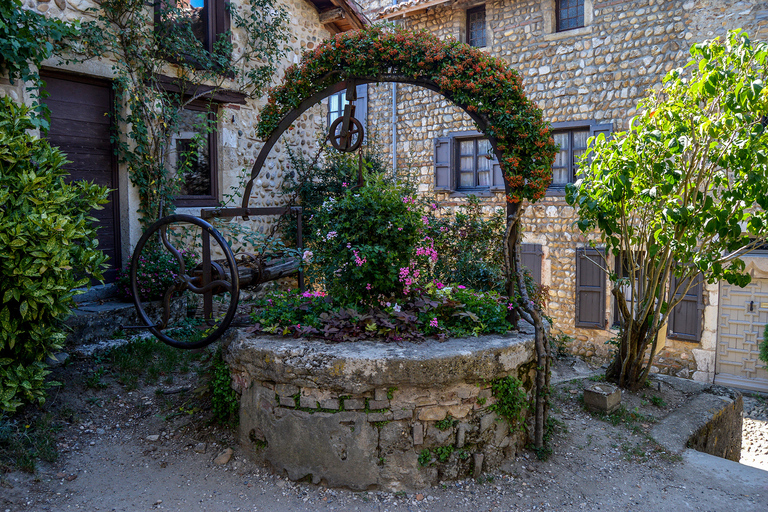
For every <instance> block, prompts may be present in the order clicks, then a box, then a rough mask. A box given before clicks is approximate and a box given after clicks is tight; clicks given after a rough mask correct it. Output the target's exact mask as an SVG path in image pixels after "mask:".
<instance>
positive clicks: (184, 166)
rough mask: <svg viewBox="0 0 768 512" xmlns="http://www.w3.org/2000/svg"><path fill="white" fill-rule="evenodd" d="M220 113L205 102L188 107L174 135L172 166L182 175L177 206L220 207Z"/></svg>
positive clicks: (169, 164)
mask: <svg viewBox="0 0 768 512" xmlns="http://www.w3.org/2000/svg"><path fill="white" fill-rule="evenodd" d="M215 128H216V112H215V105H214V106H213V107H211V106H209V105H207V104H204V103H202V102H201V103H197V102H195V103H192V104H191V105H189V106H187V107H185V108H184V109H183V110H182V111H181V114H180V118H179V131H178V132H176V133H175V134H174V135H173V136H172V137H171V142H172V144H171V151H170V154H169V156H168V167H169V170H170V172H171V173H174V174H176V175H177V176H178V177H179V190H178V193H177V195H176V201H175V203H176V206H217V205H218V175H217V172H216V171H217V165H216V164H217V151H216V132H215Z"/></svg>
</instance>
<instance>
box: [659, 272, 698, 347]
mask: <svg viewBox="0 0 768 512" xmlns="http://www.w3.org/2000/svg"><path fill="white" fill-rule="evenodd" d="M678 283H680V280H679V279H678V278H677V277H674V276H672V284H671V289H670V299H671V298H672V296H671V295H672V293H674V290H675V289H676V288H677V285H678ZM684 285H685V283H683V286H682V288H685V286H684ZM703 292H704V279H703V278H702V277H701V275H699V276H697V277H695V278H694V284H693V286H691V288H690V289H689V290H688V291H687V292H686V293H685V295H684V296H683V298H682V300H681V301H680V303H679V304H677V306H675V307H674V308H672V311H671V312H670V313H669V319H668V320H667V337H668V338H672V339H678V340H683V341H693V342H698V341H701V324H702V322H703V313H704V297H703V295H704V293H703ZM677 297H680V294H679V293H678V294H676V295H675V298H677Z"/></svg>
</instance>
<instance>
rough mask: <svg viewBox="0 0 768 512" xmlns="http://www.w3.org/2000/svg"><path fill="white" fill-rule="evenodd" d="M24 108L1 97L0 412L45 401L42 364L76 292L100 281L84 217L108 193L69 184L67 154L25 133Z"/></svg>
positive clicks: (98, 255)
mask: <svg viewBox="0 0 768 512" xmlns="http://www.w3.org/2000/svg"><path fill="white" fill-rule="evenodd" d="M33 128H34V125H33V123H32V120H31V118H30V115H29V109H28V108H27V107H25V106H23V105H18V104H16V103H14V102H13V101H11V100H10V98H2V99H0V205H2V206H0V298H1V299H2V303H1V305H0V410H2V411H10V412H13V411H15V410H16V409H17V408H18V407H19V406H21V405H22V403H23V402H24V401H28V402H39V403H42V402H44V400H45V388H46V384H45V376H46V375H47V374H48V373H49V372H48V370H46V365H45V363H44V361H45V359H46V357H47V356H48V355H49V354H51V352H52V351H54V350H56V349H58V348H59V347H60V346H61V344H62V342H63V341H64V334H63V333H62V328H61V321H62V320H63V319H64V318H65V317H66V316H67V315H69V313H70V306H71V305H72V303H73V301H72V297H73V295H74V292H73V291H72V289H73V288H76V287H78V286H83V285H86V284H88V281H89V278H88V277H86V276H87V275H92V276H94V277H95V278H97V279H101V278H102V275H101V269H102V267H103V263H104V261H105V259H106V256H104V254H103V253H102V252H101V251H99V250H98V248H97V245H98V242H97V240H96V229H95V228H94V227H93V225H92V222H93V221H94V219H93V218H92V217H90V215H89V212H90V211H91V209H92V208H94V207H95V208H98V207H99V205H101V204H104V203H105V202H106V201H107V199H106V197H107V189H106V188H105V187H101V186H98V185H94V184H92V183H86V182H71V183H68V182H67V180H66V175H67V172H66V171H65V170H64V169H63V165H64V163H65V155H64V154H63V153H62V152H61V151H59V150H58V149H56V148H52V147H51V146H50V144H48V142H46V141H45V140H42V139H37V138H35V137H33V136H32V135H30V134H29V132H28V130H31V129H33Z"/></svg>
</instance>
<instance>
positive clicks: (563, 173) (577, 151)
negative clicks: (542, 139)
mask: <svg viewBox="0 0 768 512" xmlns="http://www.w3.org/2000/svg"><path fill="white" fill-rule="evenodd" d="M552 136H553V137H554V139H555V144H557V145H558V146H559V147H560V151H558V152H557V155H555V163H553V164H552V185H554V186H558V185H559V186H565V184H566V183H573V181H575V180H576V174H577V170H578V161H579V158H580V157H581V155H583V154H584V151H586V149H587V139H588V138H589V128H587V129H576V130H568V131H562V132H555V133H553V134H552Z"/></svg>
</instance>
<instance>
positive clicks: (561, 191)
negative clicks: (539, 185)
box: [546, 187, 565, 197]
mask: <svg viewBox="0 0 768 512" xmlns="http://www.w3.org/2000/svg"><path fill="white" fill-rule="evenodd" d="M546 195H547V197H565V187H549V188H548V189H547V194H546Z"/></svg>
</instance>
